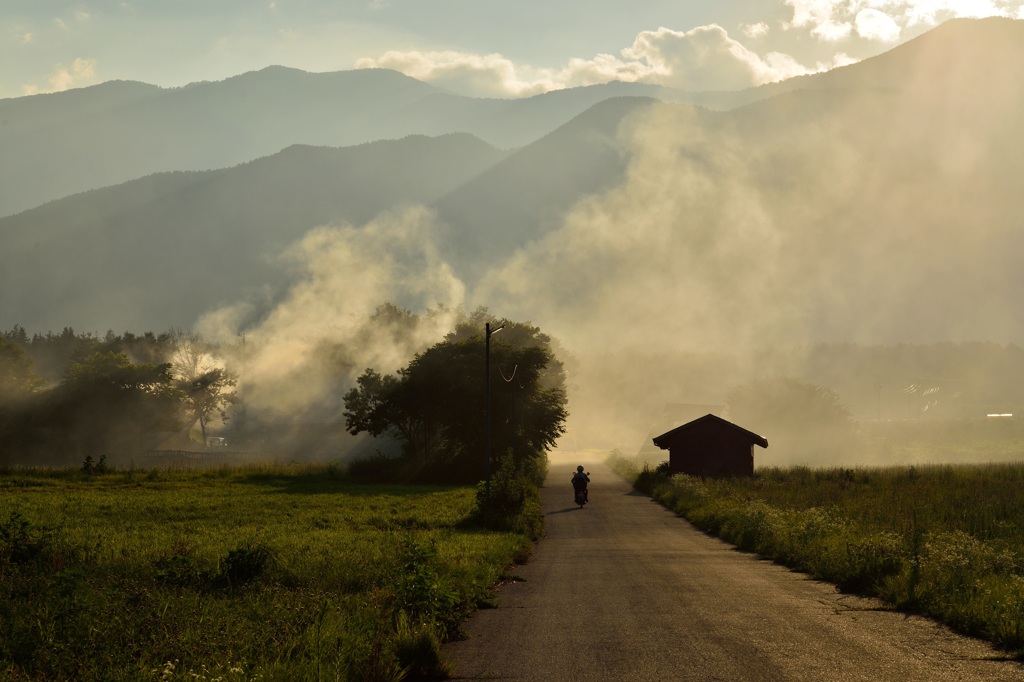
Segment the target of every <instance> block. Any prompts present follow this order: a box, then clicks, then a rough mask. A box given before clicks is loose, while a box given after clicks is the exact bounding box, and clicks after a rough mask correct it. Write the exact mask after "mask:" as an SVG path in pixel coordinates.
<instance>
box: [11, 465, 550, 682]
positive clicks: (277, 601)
mask: <svg viewBox="0 0 1024 682" xmlns="http://www.w3.org/2000/svg"><path fill="white" fill-rule="evenodd" d="M474 517H475V491H474V489H473V488H472V487H457V488H452V487H447V488H446V487H424V486H388V485H357V484H353V483H350V482H347V481H346V480H345V479H344V478H343V477H341V476H340V475H339V472H338V471H337V470H336V469H334V468H332V467H329V466H264V467H249V468H223V469H218V470H205V471H156V470H154V471H121V472H117V471H114V472H108V473H105V474H87V473H84V472H70V471H42V470H9V471H0V677H2V678H4V679H13V680H19V679H25V680H28V679H33V680H35V679H48V680H147V679H149V680H179V679H180V680H184V679H188V680H203V679H207V680H214V679H222V680H256V679H259V680H296V679H302V680H392V679H401V678H402V677H404V676H408V675H410V674H412V675H416V674H420V675H427V674H429V675H435V676H443V675H444V674H445V673H446V665H445V663H444V661H443V660H441V658H440V643H441V642H442V641H444V640H446V639H448V638H451V637H453V636H457V634H458V628H459V624H460V623H461V621H462V620H463V618H464V617H465V615H466V614H467V613H468V612H469V611H470V610H472V609H474V608H476V607H478V606H479V605H482V604H486V603H487V602H488V600H489V599H490V596H491V593H490V588H491V586H492V585H493V584H494V583H495V582H497V581H498V579H499V578H500V576H501V575H502V572H503V570H504V568H505V567H506V566H508V565H509V564H510V563H513V562H515V561H517V560H523V559H524V558H525V556H526V554H527V553H528V551H529V549H530V547H531V539H530V537H529V536H528V535H526V534H523V533H514V532H502V531H495V530H489V529H485V528H482V527H480V526H479V525H476V524H474V523H473V521H472V519H473V518H474Z"/></svg>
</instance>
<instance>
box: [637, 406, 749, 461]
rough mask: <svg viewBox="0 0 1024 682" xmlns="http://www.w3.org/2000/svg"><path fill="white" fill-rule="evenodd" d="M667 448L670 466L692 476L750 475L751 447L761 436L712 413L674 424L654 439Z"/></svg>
mask: <svg viewBox="0 0 1024 682" xmlns="http://www.w3.org/2000/svg"><path fill="white" fill-rule="evenodd" d="M654 444H655V445H656V446H658V447H659V448H661V449H662V450H668V462H669V469H671V471H672V473H676V474H691V475H693V476H753V475H754V446H755V445H760V446H761V447H762V448H766V447H768V441H767V440H766V439H765V438H763V437H762V436H759V435H757V434H756V433H753V432H751V431H747V430H746V429H744V428H743V427H740V426H737V425H736V424H733V423H732V422H730V421H726V420H725V419H722V418H721V417H717V416H715V415H713V414H706V415H704V416H703V417H701V418H699V419H694V420H693V421H692V422H687V423H686V424H683V425H682V426H677V427H676V428H674V429H672V430H671V431H667V432H665V433H663V434H661V435H660V436H657V437H656V438H655V439H654Z"/></svg>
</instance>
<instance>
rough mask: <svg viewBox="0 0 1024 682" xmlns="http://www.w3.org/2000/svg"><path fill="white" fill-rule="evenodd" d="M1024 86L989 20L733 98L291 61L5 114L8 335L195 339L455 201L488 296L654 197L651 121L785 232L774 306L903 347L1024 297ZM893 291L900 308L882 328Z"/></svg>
mask: <svg viewBox="0 0 1024 682" xmlns="http://www.w3.org/2000/svg"><path fill="white" fill-rule="evenodd" d="M1020 73H1024V22H1021V21H1011V20H1001V19H988V20H974V21H972V20H958V21H953V22H949V23H947V24H944V25H943V26H941V27H939V28H937V29H935V30H934V31H932V32H930V33H928V34H925V35H923V36H921V37H919V38H917V39H915V40H912V41H910V42H908V43H906V44H904V45H902V46H900V47H898V48H896V49H894V50H892V51H890V52H888V53H886V54H883V55H880V56H878V57H876V58H873V59H869V60H865V61H864V62H861V63H858V64H855V65H851V66H848V67H844V68H841V69H836V70H833V71H830V72H827V73H822V74H817V75H814V76H806V77H802V78H796V79H792V80H789V81H785V82H783V83H778V84H772V85H766V86H763V87H761V88H756V89H751V90H748V91H742V92H734V93H682V92H678V91H669V90H665V89H661V88H656V87H651V86H644V85H636V84H622V83H615V84H609V85H605V86H594V87H590V88H577V89H572V90H567V91H560V92H557V93H549V94H547V95H542V96H538V97H533V98H529V99H523V100H478V99H472V98H465V97H456V96H453V95H450V94H446V93H444V92H441V91H439V90H438V89H436V88H433V87H432V86H429V85H427V84H424V83H421V82H419V81H416V80H413V79H410V78H407V77H405V76H402V75H400V74H398V73H395V72H391V71H384V70H372V71H351V72H341V73H332V74H308V73H303V72H300V71H295V70H292V69H285V68H280V67H272V68H269V69H265V70H263V71H259V72H255V73H249V74H244V75H242V76H238V77H235V78H231V79H228V80H226V81H222V82H218V83H198V84H193V85H190V86H186V87H184V88H178V89H173V90H165V89H160V88H156V87H154V86H149V85H144V84H140V83H125V82H114V83H106V84H103V85H99V86H95V87H92V88H84V89H81V90H73V91H68V92H65V93H59V94H54V95H38V96H32V97H25V98H17V99H9V100H0V149H3V150H4V154H3V155H2V157H0V215H3V214H6V215H7V217H4V218H0V244H2V251H0V290H2V291H3V292H4V293H3V295H2V297H0V327H4V328H10V327H11V326H12V325H14V324H21V325H23V326H25V327H27V328H28V329H30V330H32V331H45V330H47V329H59V328H61V327H63V326H65V325H72V326H74V327H75V328H76V329H79V330H95V331H100V332H102V331H105V330H106V329H107V328H112V329H115V330H122V329H130V330H135V331H143V330H156V331H159V330H163V329H166V328H169V327H171V326H180V327H187V326H189V325H191V324H192V323H193V322H194V321H195V320H196V319H197V317H198V316H199V315H201V314H202V313H203V312H204V311H207V310H210V309H211V308H213V307H216V306H218V305H222V304H224V303H228V302H232V301H237V300H239V299H242V298H246V297H252V296H253V295H255V294H254V292H260V291H270V292H273V291H279V290H280V288H281V287H283V286H285V285H286V284H287V278H288V274H287V273H285V272H284V271H283V270H281V269H280V268H278V267H276V266H275V265H274V264H273V262H272V257H273V256H274V255H275V254H278V253H279V252H280V251H281V250H282V249H283V248H284V247H285V246H286V245H287V244H289V243H291V242H293V241H295V240H296V239H298V238H299V237H301V236H302V235H303V234H304V233H305V232H306V231H308V230H309V229H311V228H313V227H315V226H317V225H323V224H337V223H352V224H355V225H359V224H361V223H364V222H366V221H369V220H371V219H373V218H374V217H375V216H377V215H379V214H380V213H382V212H384V211H387V210H390V209H394V208H397V207H401V206H406V205H411V204H422V205H426V206H428V207H430V208H431V209H433V210H434V211H435V212H436V214H437V215H438V217H439V220H440V222H441V223H442V224H443V226H444V231H443V232H442V243H441V244H440V245H439V248H440V250H441V252H442V253H443V254H444V256H445V257H446V258H447V259H448V260H449V262H450V263H451V264H452V266H453V267H454V268H455V270H456V272H457V274H458V275H459V276H460V277H462V278H463V279H464V281H466V282H467V284H468V285H470V286H475V285H476V284H477V283H478V282H480V281H481V280H482V279H483V278H485V277H486V276H487V272H488V269H489V268H491V267H493V266H494V265H495V264H496V263H499V262H500V261H501V260H502V259H504V258H506V257H508V256H510V255H511V254H512V253H514V252H515V251H516V250H517V249H523V248H530V246H531V245H536V244H538V243H539V242H540V241H542V240H544V239H546V238H548V237H549V236H550V235H552V234H553V233H555V232H557V231H558V230H559V229H560V228H562V226H563V221H564V219H565V216H566V214H567V213H568V212H570V211H573V210H575V208H578V207H579V205H580V202H582V201H586V200H588V198H590V197H601V196H605V195H607V194H608V193H610V192H615V191H617V190H616V188H619V187H621V186H623V185H624V183H625V184H628V183H635V182H637V177H636V176H637V174H638V173H639V172H640V171H641V170H643V169H642V168H640V167H638V166H637V164H636V163H635V162H636V159H637V153H638V152H637V144H634V143H633V142H631V141H630V139H629V137H628V131H634V133H635V132H636V130H637V128H636V127H637V126H638V125H641V126H647V128H646V129H644V130H643V132H644V133H645V134H646V135H647V136H648V137H653V139H657V138H658V136H659V135H663V136H664V138H665V139H666V140H669V139H672V140H676V142H674V143H673V144H674V145H675V146H674V147H672V148H673V149H677V150H678V151H677V152H675V153H676V154H677V157H676V158H677V161H678V164H679V165H680V166H685V167H686V168H687V172H688V173H689V175H687V176H686V178H688V179H687V180H685V182H686V183H691V184H681V185H679V191H680V193H686V192H689V191H691V190H692V189H693V187H695V186H697V185H695V184H692V183H703V184H706V185H707V186H708V187H713V188H716V189H715V191H714V192H709V193H706V194H707V196H711V195H714V197H715V200H716V201H728V200H737V199H738V198H739V197H743V198H744V200H746V199H749V200H750V201H751V204H752V205H754V204H756V212H757V214H758V215H760V216H762V217H763V216H768V218H770V221H771V222H772V224H774V225H782V226H785V232H784V233H782V234H780V235H778V236H777V237H775V241H774V242H773V244H774V246H773V248H774V249H775V250H774V251H773V252H772V253H773V254H774V255H773V258H774V259H775V261H777V268H778V270H779V271H781V272H783V273H784V277H783V279H782V280H780V281H779V282H778V283H777V284H776V286H777V287H778V289H779V292H780V293H779V295H780V296H784V295H785V294H783V292H784V291H794V289H793V286H794V285H799V295H800V296H802V297H810V298H813V297H815V296H819V300H817V302H814V303H806V302H805V303H803V304H801V305H803V306H804V307H805V308H806V310H807V311H808V312H807V313H806V315H805V317H807V318H809V319H812V320H813V321H814V325H815V328H816V329H818V330H819V331H820V332H821V333H822V335H823V336H825V337H828V336H830V335H832V336H833V337H834V338H844V337H843V334H844V333H845V330H844V329H843V324H844V320H849V319H857V320H860V321H861V322H862V323H864V324H868V322H870V324H869V325H868V326H870V327H871V329H874V330H875V331H877V332H878V333H879V334H880V335H884V334H892V335H895V334H897V332H898V331H899V329H901V328H906V329H910V330H915V333H916V332H917V331H920V332H922V333H923V331H924V330H930V329H939V328H940V327H941V325H940V320H939V319H937V318H938V317H939V316H942V315H955V314H964V315H973V314H976V313H977V312H978V311H979V309H984V310H986V311H988V312H990V313H991V317H990V318H987V319H1000V317H1002V318H1006V317H1008V316H1012V315H1014V311H1015V310H1016V307H1015V306H1016V303H1014V302H1013V301H1014V300H1015V299H1014V298H1013V297H1014V296H1015V295H1017V294H1019V293H1021V292H1024V277H1021V275H1020V273H1021V272H1024V229H1022V228H1024V222H1022V221H1024V193H1022V192H1021V191H1020V189H1019V182H1020V178H1022V177H1024V155H1022V154H1021V153H1020V150H1021V149H1024V130H1022V127H1021V125H1020V121H1021V120H1024V81H1022V80H1021V79H1020V77H1019V74H1020ZM698 105H699V106H698ZM638 121H640V122H641V123H639V124H638ZM659 125H660V126H665V128H664V129H663V130H662V129H659V128H657V126H659ZM623 131H626V133H624V132H623ZM624 135H625V136H624ZM690 138H692V140H693V141H694V143H693V145H692V147H687V146H686V145H685V144H684V145H682V146H680V144H681V143H680V142H679V141H678V140H680V139H684V140H685V139H690ZM726 161H728V163H727V162H726ZM695 173H699V177H696V176H694V174H695ZM666 177H669V178H672V177H674V176H672V174H671V172H666ZM672 181H673V182H676V181H678V182H684V181H683V180H678V178H676V179H674V180H672ZM652 182H656V180H652ZM733 185H735V186H736V187H738V188H740V189H737V190H736V192H735V193H733V194H726V193H722V192H721V191H720V190H721V188H723V187H729V186H733ZM101 187H102V189H100V188H101ZM700 196H703V195H701V193H699V192H697V193H696V194H695V197H697V198H695V199H693V200H691V201H690V202H689V203H687V204H686V208H685V211H684V212H685V215H683V214H681V213H680V211H683V209H680V208H679V207H678V206H676V207H675V208H672V207H668V208H666V209H665V211H664V212H663V213H655V215H659V216H660V218H659V219H661V220H664V221H665V223H666V224H667V225H672V226H675V227H674V229H676V230H677V231H678V232H679V234H683V233H685V234H687V235H688V236H687V237H686V238H685V239H683V238H678V239H674V240H672V241H671V245H672V248H673V249H679V250H680V252H682V251H685V250H687V249H692V250H693V252H692V253H689V254H686V255H685V256H684V255H683V254H682V253H681V259H680V262H684V261H686V262H690V261H692V262H694V263H698V262H700V261H697V260H693V259H694V258H696V256H695V255H694V254H696V253H698V252H699V251H700V250H701V249H705V250H707V249H711V251H710V252H709V253H712V254H714V253H717V252H716V251H715V248H716V247H715V246H714V243H715V240H716V239H721V238H722V237H721V236H720V235H721V230H719V232H716V233H714V234H704V233H703V232H701V230H700V229H699V225H698V222H695V221H701V220H703V221H704V222H703V223H700V224H703V225H718V224H719V223H718V222H716V221H718V220H719V218H707V219H706V220H705V218H704V216H709V215H711V214H712V212H713V210H714V206H711V205H707V206H705V205H703V204H700V203H699V201H700ZM726 196H728V197H731V199H722V197H726ZM709 201H710V199H709ZM695 202H696V203H695ZM750 210H751V211H753V210H754V208H751V209H750ZM622 229H623V230H632V229H636V228H635V226H631V225H629V224H628V223H627V224H623V225H622ZM708 229H710V228H708ZM638 234H642V232H638ZM716 235H718V236H716ZM709 240H710V241H709ZM720 251H721V249H719V252H720ZM367 257H368V258H372V257H373V254H367ZM709 258H710V259H711V260H708V259H709ZM704 262H715V261H714V260H713V258H712V257H711V256H708V257H705V261H704ZM687 272H688V273H692V272H694V268H693V267H691V268H690V269H689V270H688V271H687ZM609 276H610V277H611V276H615V273H614V271H610V272H609ZM688 276H692V274H691V275H688ZM621 286H629V281H628V279H623V281H622V283H621ZM787 287H788V288H787ZM836 288H843V289H847V290H850V291H852V292H854V293H855V294H856V295H855V296H853V297H852V298H844V299H843V303H842V305H841V306H836V305H835V298H834V297H832V296H831V294H828V295H826V293H823V291H824V290H826V289H827V290H828V291H830V292H831V291H832V290H834V289H836ZM895 289H898V290H899V291H900V297H901V298H905V299H906V300H905V301H904V303H903V304H902V305H903V307H902V308H896V309H892V310H888V309H887V311H886V313H885V315H884V318H885V319H879V315H878V314H877V311H874V310H873V309H872V306H875V305H879V306H880V303H879V301H883V300H886V301H888V299H891V298H892V297H893V292H894V290H895ZM993 291H997V292H999V297H998V302H997V301H995V300H994V299H992V298H991V297H987V293H989V292H993ZM559 295H561V292H559V291H554V292H552V294H551V297H552V299H553V300H555V301H556V302H557V300H558V297H559ZM637 295H638V296H641V295H643V294H641V293H639V292H638V293H637ZM793 295H797V293H795V292H794V294H793ZM269 296H270V298H273V293H271V294H269ZM564 304H565V305H566V306H570V305H572V302H571V301H568V300H566V301H564ZM1000 324H1002V326H1001V327H999V331H1000V333H1002V332H1005V333H1006V334H1013V333H1017V332H1018V331H1019V332H1021V333H1024V321H1021V322H1017V321H1015V320H1008V319H1004V320H1003V322H1002V323H1000ZM900 325H904V327H900Z"/></svg>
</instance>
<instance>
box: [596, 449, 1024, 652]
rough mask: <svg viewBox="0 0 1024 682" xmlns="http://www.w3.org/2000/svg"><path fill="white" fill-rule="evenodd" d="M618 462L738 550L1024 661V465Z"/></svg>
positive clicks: (621, 469)
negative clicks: (671, 465)
mask: <svg viewBox="0 0 1024 682" xmlns="http://www.w3.org/2000/svg"><path fill="white" fill-rule="evenodd" d="M612 465H613V466H614V467H615V469H616V470H617V471H619V473H620V474H622V475H623V476H625V477H626V478H627V479H628V480H631V481H633V482H634V483H635V485H636V487H637V488H638V489H640V490H641V491H643V492H645V493H647V494H650V495H651V496H652V497H654V498H655V499H657V500H658V501H659V502H661V503H662V504H664V505H665V506H667V507H669V508H670V509H672V510H674V511H675V512H677V513H678V514H680V515H681V516H683V517H685V518H686V519H688V520H689V521H691V522H692V523H693V524H694V525H696V526H697V527H699V528H701V529H703V530H705V531H707V532H708V533H711V534H713V535H716V536H719V537H721V538H722V539H724V540H726V541H728V542H730V543H733V544H735V545H736V546H737V547H739V548H740V549H743V550H747V551H751V552H756V553H758V554H760V555H761V556H764V557H766V558H768V559H771V560H773V561H775V562H777V563H780V564H783V565H786V566H789V567H791V568H794V569H797V570H800V571H805V572H807V573H809V574H810V575H811V576H813V577H815V578H818V579H821V580H825V581H829V582H832V583H835V584H836V585H838V586H839V587H840V589H842V590H844V591H848V592H854V593H860V594H866V595H871V596H876V597H880V598H881V599H883V600H884V601H885V602H886V603H887V604H889V605H890V606H891V607H892V608H897V609H900V610H903V611H907V612H913V613H920V614H924V615H927V616H930V617H932V618H935V619H937V620H940V621H942V622H945V623H947V624H949V625H951V626H952V627H954V628H955V629H957V630H959V631H960V632H963V633H966V634H970V635H974V636H978V637H981V638H984V639H987V640H989V641H991V642H993V643H994V644H996V645H998V646H1000V647H1001V648H1003V649H1005V650H1006V651H1007V652H1009V653H1011V654H1012V655H1015V656H1017V657H1018V658H1020V657H1024V464H1021V463H1011V464H984V465H925V466H904V467H887V468H857V469H849V468H832V469H811V468H807V467H795V468H789V469H780V468H768V469H761V470H758V471H756V472H755V475H754V476H753V478H733V479H701V478H695V477H690V476H669V475H667V473H666V471H665V470H664V469H663V468H658V469H650V468H649V467H647V466H643V467H640V466H638V465H637V463H636V462H635V461H634V460H632V459H626V458H624V457H621V456H617V455H613V458H612Z"/></svg>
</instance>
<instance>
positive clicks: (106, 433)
mask: <svg viewBox="0 0 1024 682" xmlns="http://www.w3.org/2000/svg"><path fill="white" fill-rule="evenodd" d="M53 398H54V401H55V406H54V417H55V422H56V423H58V424H62V425H63V426H64V428H65V429H66V432H67V433H68V434H69V435H71V437H72V438H73V441H74V442H75V444H77V445H78V449H79V450H80V451H81V452H82V453H84V454H86V455H95V454H102V452H101V451H102V449H104V448H114V449H134V448H143V447H146V446H148V445H149V442H148V439H149V438H151V437H152V435H153V434H155V433H159V432H168V431H173V430H175V429H177V428H179V427H180V409H181V408H180V406H181V402H180V394H179V392H178V391H177V390H176V389H175V388H174V385H173V378H172V376H171V367H170V364H168V363H162V364H140V365H136V364H134V363H132V362H131V361H130V360H129V359H128V357H127V356H125V355H122V354H120V353H95V354H93V355H92V356H90V357H89V358H86V359H85V360H83V361H82V362H76V363H72V364H71V365H70V366H69V367H68V369H67V370H66V371H65V373H64V380H63V382H62V383H61V385H60V386H59V387H58V389H57V391H56V393H55V395H54V396H53Z"/></svg>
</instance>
